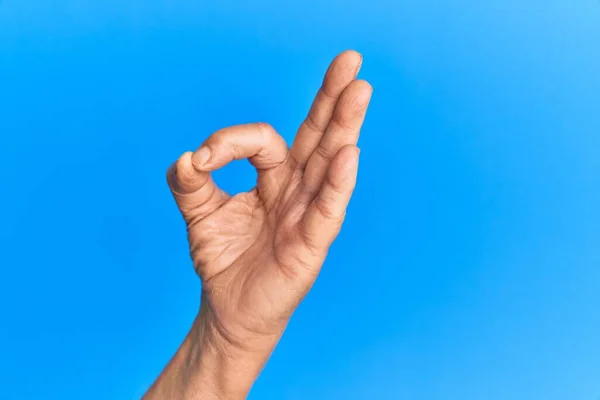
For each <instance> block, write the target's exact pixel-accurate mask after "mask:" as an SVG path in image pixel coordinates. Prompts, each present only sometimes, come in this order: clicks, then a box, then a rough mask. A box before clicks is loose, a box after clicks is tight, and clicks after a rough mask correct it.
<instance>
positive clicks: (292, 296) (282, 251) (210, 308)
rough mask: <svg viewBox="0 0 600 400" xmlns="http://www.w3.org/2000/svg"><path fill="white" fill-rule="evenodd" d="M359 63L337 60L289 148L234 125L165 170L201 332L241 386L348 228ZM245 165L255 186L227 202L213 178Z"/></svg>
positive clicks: (255, 128)
mask: <svg viewBox="0 0 600 400" xmlns="http://www.w3.org/2000/svg"><path fill="white" fill-rule="evenodd" d="M361 62H362V57H361V56H360V55H359V54H358V53H356V52H353V51H347V52H344V53H342V54H340V55H339V56H338V57H336V59H335V60H334V61H333V63H332V64H331V66H330V67H329V69H328V71H327V73H326V75H325V79H324V81H323V84H322V87H321V88H320V90H319V92H318V94H317V96H316V98H315V100H314V103H313V105H312V107H311V109H310V112H309V114H308V117H307V118H306V120H305V121H304V122H303V123H302V125H301V126H300V128H299V130H298V133H297V135H296V138H295V140H294V143H293V145H292V147H291V149H288V146H287V145H286V142H285V141H284V139H283V138H282V137H281V136H279V134H278V133H277V132H275V130H274V129H273V128H272V127H271V126H269V125H268V124H264V123H257V124H250V125H241V126H234V127H230V128H225V129H222V130H220V131H217V132H216V133H214V134H213V135H211V136H210V137H209V138H208V139H207V140H206V141H205V143H204V144H203V145H202V146H200V147H199V148H198V150H196V151H195V152H193V153H192V152H187V153H184V154H183V155H182V156H181V157H180V158H179V160H178V161H177V162H176V163H175V164H174V165H173V166H172V167H171V168H170V170H169V173H168V181H169V186H170V188H171V191H172V193H173V195H174V197H175V200H176V202H177V205H178V206H179V209H180V210H181V213H182V215H183V217H184V219H185V222H186V224H187V230H188V238H189V245H190V252H191V257H192V260H193V263H194V267H195V269H196V272H197V273H198V275H199V276H200V278H201V280H202V301H201V311H200V314H199V317H198V321H197V325H198V326H199V327H200V328H199V329H200V330H201V331H202V335H204V336H206V337H210V340H209V339H206V338H204V339H203V340H207V341H209V342H210V348H211V352H212V353H214V354H217V355H218V354H220V353H222V354H225V356H224V357H225V358H227V359H229V360H232V361H233V362H232V365H230V366H229V368H233V369H236V368H237V369H240V370H239V371H237V372H236V374H237V376H238V379H237V380H238V381H239V380H240V379H241V380H244V381H247V382H248V383H247V384H245V385H243V386H248V385H250V386H251V384H252V382H253V381H254V379H256V376H257V375H258V373H259V372H260V369H261V368H262V366H263V364H264V362H265V361H266V360H267V359H268V357H269V355H270V354H271V352H272V350H273V348H274V347H275V345H276V344H277V341H278V340H279V338H280V336H281V334H282V332H283V330H284V329H285V326H286V325H287V323H288V320H289V318H290V317H291V315H292V313H293V311H294V310H295V309H296V307H297V306H298V304H299V303H300V302H301V300H302V299H303V298H304V297H305V295H306V294H307V292H308V291H309V289H310V288H311V286H312V285H313V283H314V282H315V279H316V278H317V275H318V274H319V271H320V269H321V266H322V264H323V262H324V260H325V257H326V255H327V252H328V249H329V247H330V245H331V244H332V242H333V240H334V239H335V238H336V236H337V235H338V233H339V231H340V228H341V226H342V222H343V220H344V216H345V213H346V207H347V205H348V202H349V200H350V197H351V195H352V192H353V189H354V186H355V182H356V175H357V169H358V156H359V150H358V148H357V147H356V144H357V141H358V136H359V132H360V128H361V126H362V123H363V120H364V117H365V114H366V110H367V106H368V103H369V101H370V97H371V92H372V89H371V86H370V85H369V84H368V83H367V82H366V81H363V80H356V75H357V73H358V71H359V69H360V65H361ZM245 158H247V159H248V160H249V161H250V163H251V164H252V165H253V166H254V167H255V168H256V169H257V171H258V178H257V184H256V187H255V188H254V189H252V190H250V191H249V192H246V193H240V194H237V195H235V196H229V195H228V194H226V193H224V192H223V191H222V190H220V189H219V188H218V187H217V186H216V184H215V183H214V182H213V180H212V179H211V176H210V172H211V171H214V170H216V169H218V168H221V167H223V166H225V165H226V164H228V163H229V162H230V161H232V160H239V159H245ZM222 354H221V355H222ZM215 358H219V357H218V356H215ZM233 364H236V365H243V367H235V366H234V365H233ZM241 369H243V371H242V370H241ZM240 375H243V376H244V377H243V378H240ZM247 390H249V387H247V388H246V387H244V388H240V390H239V391H238V392H239V393H242V392H245V391H247Z"/></svg>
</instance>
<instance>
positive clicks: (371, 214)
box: [0, 0, 600, 400]
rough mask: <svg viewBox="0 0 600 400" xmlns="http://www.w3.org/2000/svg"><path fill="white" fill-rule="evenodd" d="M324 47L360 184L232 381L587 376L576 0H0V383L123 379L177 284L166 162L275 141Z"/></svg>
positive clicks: (575, 392)
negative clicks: (352, 57) (239, 139)
mask: <svg viewBox="0 0 600 400" xmlns="http://www.w3.org/2000/svg"><path fill="white" fill-rule="evenodd" d="M346 48H355V49H357V50H359V51H360V52H362V53H363V55H364V59H365V61H364V65H363V70H362V72H361V76H362V77H363V78H365V79H368V80H369V81H370V82H371V83H372V84H373V86H374V97H373V101H372V106H371V108H370V112H369V115H368V117H367V121H366V123H365V126H364V129H363V135H362V138H361V142H360V147H361V149H362V153H361V171H360V177H359V186H358V189H357V192H356V194H355V197H354V199H353V202H352V204H351V210H350V212H349V216H348V219H347V223H346V224H345V227H344V230H343V233H342V235H341V236H340V238H339V240H338V241H337V242H336V244H335V246H334V248H333V250H332V252H331V255H330V257H329V259H328V261H327V263H326V265H325V268H324V270H323V273H322V275H321V277H320V278H319V280H318V283H317V284H316V285H315V287H314V289H313V290H312V292H311V293H310V295H309V296H308V297H307V299H306V301H305V302H304V303H303V304H302V306H301V307H300V308H299V309H298V311H297V313H296V314H295V317H294V318H293V320H292V322H291V324H290V326H289V328H288V331H287V332H286V334H285V336H284V338H283V340H282V341H281V344H280V346H279V347H278V348H277V350H276V351H275V353H274V355H273V357H272V359H271V361H270V362H269V364H268V365H267V367H266V369H265V370H264V373H263V374H262V376H261V377H260V379H259V380H258V382H257V383H256V385H255V388H254V390H253V392H252V395H251V396H250V398H251V399H299V400H300V399H408V400H412V399H415V400H438V399H443V400H447V399H461V400H481V399H486V400H505V399H511V400H520V399H523V400H537V399H539V400H554V399H556V400H559V399H561V400H564V399H569V400H596V399H598V397H599V396H600V290H599V286H600V212H599V211H598V209H599V204H600V157H599V155H598V153H599V151H598V149H599V147H600V2H598V1H596V0H569V1H567V0H562V1H558V0H549V1H536V0H502V1H500V0H487V1H460V0H445V1H442V0H405V1H392V0H387V1H384V0H371V1H341V0H336V1H329V2H327V1H322V0H304V1H294V2H281V1H278V2H276V1H263V0H260V1H251V2H250V1H248V2H241V1H238V2H236V1H230V0H219V1H202V2H189V1H157V0H144V1H141V0H132V1H126V2H123V1H116V0H107V1H102V2H99V1H98V2H92V1H82V0H57V1H49V0H44V1H43V0H38V1H35V2H33V1H22V0H21V1H17V0H3V1H2V2H1V3H0V182H1V188H0V193H1V198H0V206H1V207H0V249H1V253H0V398H1V399H9V400H12V399H48V398H55V399H81V398H86V399H134V398H139V397H140V396H141V395H142V393H144V391H145V389H146V388H147V387H148V386H149V385H150V384H151V383H152V381H153V380H154V379H155V377H156V375H157V374H158V373H159V372H160V370H161V369H162V368H163V366H164V365H165V363H166V362H167V361H168V359H169V358H170V357H171V355H172V354H173V353H174V351H175V350H176V348H177V347H178V345H179V343H180V342H181V340H182V339H183V337H184V335H185V334H186V332H187V330H188V328H189V326H190V324H191V322H192V319H193V317H194V316H195V313H196V311H197V308H198V303H199V281H198V280H197V278H196V277H195V275H194V272H193V269H192V267H191V265H190V262H189V259H188V254H187V248H186V237H185V230H184V225H183V222H182V220H181V219H180V216H179V215H178V212H177V210H176V207H175V205H174V202H173V201H172V200H171V197H170V194H169V192H168V190H167V187H166V184H165V171H166V168H167V167H168V165H169V164H170V163H171V162H172V161H173V160H175V159H176V158H177V157H178V155H179V154H180V153H182V152H184V151H186V150H192V149H195V148H196V147H197V146H198V145H199V144H200V143H201V142H202V140H203V139H204V138H206V136H207V135H208V134H209V133H210V132H212V131H214V130H216V129H218V128H220V127H223V126H227V125H231V124H237V123H244V122H251V121H268V122H270V123H272V124H273V125H274V126H275V127H276V128H277V129H278V130H280V132H281V133H282V134H283V135H284V136H285V137H286V139H287V140H288V141H291V140H292V138H293V135H294V133H295V130H296V128H297V126H298V125H299V123H300V122H301V120H302V118H303V117H304V115H305V114H306V111H307V109H308V106H309V104H310V102H311V100H312V97H313V95H314V93H315V92H316V90H317V88H318V86H319V84H320V80H321V77H322V74H323V72H324V70H325V68H326V67H327V65H328V63H329V61H330V60H331V59H332V58H333V56H335V55H336V54H337V53H338V52H340V51H342V50H344V49H346ZM216 179H217V180H218V181H219V183H220V184H221V185H222V186H224V187H225V188H226V189H227V190H230V191H239V190H245V189H249V188H250V187H251V186H252V184H253V179H254V174H253V172H252V170H251V169H250V167H249V166H248V165H247V163H244V162H238V163H235V164H234V165H232V166H230V167H228V168H227V169H225V170H223V171H219V172H218V173H217V176H216Z"/></svg>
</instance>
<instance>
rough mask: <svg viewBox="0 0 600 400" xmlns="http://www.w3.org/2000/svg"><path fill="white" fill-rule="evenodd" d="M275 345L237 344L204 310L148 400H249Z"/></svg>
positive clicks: (152, 389) (151, 391) (145, 397)
mask: <svg viewBox="0 0 600 400" xmlns="http://www.w3.org/2000/svg"><path fill="white" fill-rule="evenodd" d="M274 345H275V343H272V344H271V343H269V344H267V343H265V348H264V350H261V351H251V350H249V349H241V348H239V346H236V345H233V344H232V343H230V342H229V341H228V340H226V339H225V338H223V337H222V335H221V334H220V333H219V332H218V330H217V329H216V327H215V324H214V322H213V321H211V319H210V317H209V316H208V315H207V313H206V312H205V310H204V309H203V310H201V312H200V314H199V315H198V316H197V318H196V320H195V321H194V324H193V326H192V328H191V329H190V332H189V333H188V335H187V337H186V338H185V340H184V341H183V343H182V344H181V346H180V348H179V349H178V351H177V353H176V354H175V356H174V357H173V358H172V359H171V361H170V362H169V364H168V365H167V366H166V367H165V369H164V370H163V372H162V373H161V375H160V376H159V378H158V379H157V380H156V382H155V383H154V384H153V385H152V387H151V388H150V389H149V390H148V392H147V393H146V395H145V396H144V400H154V399H161V400H164V399H177V400H179V399H182V400H188V399H189V400H192V399H193V400H195V399H199V400H213V399H215V400H216V399H219V400H221V399H232V400H237V399H245V398H246V397H247V395H248V393H249V391H250V389H251V387H252V384H253V383H254V381H255V380H256V378H257V377H258V375H259V374H260V371H261V370H262V367H263V366H264V363H265V362H266V360H267V359H268V357H269V355H270V353H271V351H272V347H274Z"/></svg>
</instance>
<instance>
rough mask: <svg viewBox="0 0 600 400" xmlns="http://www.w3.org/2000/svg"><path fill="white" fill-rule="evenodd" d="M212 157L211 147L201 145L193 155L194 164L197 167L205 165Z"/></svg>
mask: <svg viewBox="0 0 600 400" xmlns="http://www.w3.org/2000/svg"><path fill="white" fill-rule="evenodd" d="M209 159H210V149H209V148H208V147H205V146H202V147H200V148H199V149H198V150H197V151H196V152H195V153H194V155H193V156H192V164H193V165H195V166H197V167H203V166H205V165H206V163H207V162H208V160H209Z"/></svg>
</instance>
